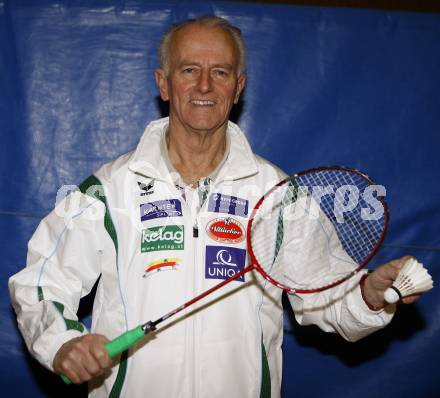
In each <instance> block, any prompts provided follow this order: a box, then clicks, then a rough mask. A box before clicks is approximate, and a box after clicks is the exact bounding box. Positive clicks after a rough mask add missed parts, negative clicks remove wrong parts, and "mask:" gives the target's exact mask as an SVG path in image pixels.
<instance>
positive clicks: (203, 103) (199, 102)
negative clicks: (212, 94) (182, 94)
mask: <svg viewBox="0 0 440 398" xmlns="http://www.w3.org/2000/svg"><path fill="white" fill-rule="evenodd" d="M191 103H192V104H194V105H202V106H207V105H208V106H211V105H214V102H213V101H208V100H204V101H202V100H192V101H191Z"/></svg>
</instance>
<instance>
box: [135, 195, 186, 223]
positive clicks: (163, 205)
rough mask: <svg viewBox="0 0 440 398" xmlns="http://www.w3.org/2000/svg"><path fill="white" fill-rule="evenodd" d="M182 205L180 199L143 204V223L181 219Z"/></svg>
mask: <svg viewBox="0 0 440 398" xmlns="http://www.w3.org/2000/svg"><path fill="white" fill-rule="evenodd" d="M181 216H182V203H181V202H180V200H179V199H167V200H158V201H156V202H150V203H143V204H141V221H147V220H153V219H155V218H162V217H181Z"/></svg>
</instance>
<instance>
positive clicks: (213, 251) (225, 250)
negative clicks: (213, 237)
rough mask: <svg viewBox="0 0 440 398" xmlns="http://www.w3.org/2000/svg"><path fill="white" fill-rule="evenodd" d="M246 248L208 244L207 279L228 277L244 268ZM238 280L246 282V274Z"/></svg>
mask: <svg viewBox="0 0 440 398" xmlns="http://www.w3.org/2000/svg"><path fill="white" fill-rule="evenodd" d="M245 263H246V250H245V249H239V248H236V247H226V246H206V263H205V278H206V279H228V278H230V277H231V276H234V275H235V274H236V273H237V272H240V271H241V270H243V269H244V266H245ZM236 280H237V281H240V282H244V275H242V276H240V277H238V278H237V279H236Z"/></svg>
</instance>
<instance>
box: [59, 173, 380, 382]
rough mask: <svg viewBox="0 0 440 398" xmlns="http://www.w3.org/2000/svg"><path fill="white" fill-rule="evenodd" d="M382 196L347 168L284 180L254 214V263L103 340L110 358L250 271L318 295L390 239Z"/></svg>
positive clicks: (250, 234) (250, 241)
mask: <svg viewBox="0 0 440 398" xmlns="http://www.w3.org/2000/svg"><path fill="white" fill-rule="evenodd" d="M384 196H385V188H384V187H383V186H381V185H376V184H374V182H373V181H372V180H371V179H370V178H369V177H368V176H366V175H365V174H363V173H361V172H360V171H358V170H355V169H351V168H347V167H340V166H333V167H320V168H315V169H310V170H306V171H303V172H301V173H298V174H295V175H293V176H290V177H288V178H286V179H284V180H283V181H281V182H280V183H278V184H277V185H276V186H274V187H273V188H272V189H270V190H269V191H268V192H267V193H266V194H265V195H264V196H263V197H262V198H261V199H260V200H259V201H258V202H257V204H256V205H255V207H254V209H253V211H252V213H251V215H250V217H249V221H248V224H247V248H248V254H249V258H250V261H249V263H250V265H248V266H247V267H245V268H244V269H243V270H241V271H239V272H237V273H235V275H233V276H231V277H230V278H228V279H225V280H224V281H222V282H220V283H219V284H217V285H215V286H213V287H211V288H210V289H208V290H206V291H205V292H203V293H201V294H199V295H198V296H196V297H194V298H193V299H191V300H189V301H187V302H186V303H184V304H182V305H181V306H179V307H177V308H175V309H174V310H172V311H170V312H168V313H167V314H165V315H163V316H162V317H160V318H159V319H156V320H154V321H148V322H147V323H144V324H142V325H140V326H137V327H135V328H134V329H131V330H129V331H127V332H125V333H123V334H122V335H120V336H119V337H117V338H115V339H114V340H112V341H110V342H109V343H107V344H106V346H105V347H106V350H107V352H108V354H109V356H110V357H115V356H116V355H118V354H120V353H121V352H123V351H125V350H127V349H128V348H130V347H131V346H132V345H134V344H135V343H136V342H138V341H139V340H140V339H142V338H143V337H144V336H145V335H146V334H148V333H150V332H152V331H154V330H155V329H156V327H157V325H159V324H160V323H161V322H163V321H165V320H166V319H169V318H170V317H172V316H173V315H175V314H177V313H179V312H180V311H182V310H184V309H185V308H187V307H189V306H191V305H192V304H194V303H196V302H197V301H199V300H201V299H203V298H204V297H206V296H208V295H209V294H211V293H213V292H214V291H216V290H218V289H220V288H222V287H223V286H225V285H226V284H228V283H230V282H232V281H233V280H236V279H237V278H239V277H241V276H243V275H244V274H246V273H248V272H249V271H252V270H255V271H257V272H259V273H260V274H261V275H262V276H263V277H264V278H265V279H267V280H268V281H269V282H270V283H272V284H274V285H275V286H277V287H278V288H280V289H283V290H285V291H286V292H288V293H298V294H307V293H317V292H321V291H324V290H326V289H330V288H332V287H335V286H337V285H339V284H341V283H343V282H345V281H347V280H348V279H349V278H351V277H352V276H353V275H355V274H356V273H357V272H358V271H359V270H361V269H362V268H363V267H364V266H365V265H366V264H367V263H368V262H369V261H370V260H371V258H372V257H373V256H374V254H375V253H376V252H377V250H378V248H379V246H380V244H381V243H382V241H383V239H384V237H385V233H386V229H387V225H388V220H389V212H388V207H387V204H386V202H385V200H384ZM62 378H63V380H64V381H65V382H66V383H70V380H69V379H68V378H67V377H66V376H64V375H63V376H62Z"/></svg>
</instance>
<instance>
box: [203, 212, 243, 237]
mask: <svg viewBox="0 0 440 398" xmlns="http://www.w3.org/2000/svg"><path fill="white" fill-rule="evenodd" d="M206 232H207V234H208V236H209V237H210V238H211V239H213V240H215V241H217V242H223V243H239V242H242V241H243V240H244V237H245V233H244V228H243V226H242V225H241V224H240V223H239V222H238V221H236V220H234V219H232V218H230V217H227V218H216V219H214V220H212V221H211V222H210V223H208V225H207V226H206Z"/></svg>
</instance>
